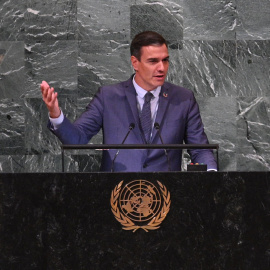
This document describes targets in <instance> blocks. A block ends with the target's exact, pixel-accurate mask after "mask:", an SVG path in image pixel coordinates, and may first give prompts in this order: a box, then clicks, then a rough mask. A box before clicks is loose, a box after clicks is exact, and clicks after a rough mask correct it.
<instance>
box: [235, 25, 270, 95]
mask: <svg viewBox="0 0 270 270" xmlns="http://www.w3.org/2000/svg"><path fill="white" fill-rule="evenodd" d="M269 27H270V26H269ZM269 79H270V40H248V41H246V40H239V41H237V92H238V96H241V97H264V96H270V84H269Z"/></svg>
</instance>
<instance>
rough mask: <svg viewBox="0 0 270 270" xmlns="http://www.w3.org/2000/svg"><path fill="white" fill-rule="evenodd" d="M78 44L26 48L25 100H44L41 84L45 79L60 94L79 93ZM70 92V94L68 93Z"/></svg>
mask: <svg viewBox="0 0 270 270" xmlns="http://www.w3.org/2000/svg"><path fill="white" fill-rule="evenodd" d="M77 57H78V43H77V41H72V40H70V41H63V40H60V41H42V42H35V43H28V44H26V47H25V66H26V74H27V78H26V93H25V97H31V98H32V97H41V93H40V83H41V82H42V81H43V80H45V81H47V82H48V83H49V84H50V85H51V86H52V87H54V88H55V89H56V90H57V91H61V90H62V91H61V93H60V92H59V95H63V94H62V92H64V94H68V91H67V90H71V92H72V91H75V90H77V77H78V76H77ZM66 92H67V93H66Z"/></svg>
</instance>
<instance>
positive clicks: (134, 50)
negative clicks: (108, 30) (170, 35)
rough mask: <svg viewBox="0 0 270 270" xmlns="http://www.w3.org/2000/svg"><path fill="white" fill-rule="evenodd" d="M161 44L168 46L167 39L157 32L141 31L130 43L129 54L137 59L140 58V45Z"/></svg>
mask: <svg viewBox="0 0 270 270" xmlns="http://www.w3.org/2000/svg"><path fill="white" fill-rule="evenodd" d="M163 44H165V45H166V47H168V45H167V41H166V40H165V38H164V37H163V36H162V35H160V34H159V33H157V32H153V31H145V32H141V33H139V34H137V35H136V36H135V37H134V38H133V40H132V42H131V45H130V54H131V55H133V56H135V57H136V58H137V59H138V60H141V48H142V47H144V46H150V45H157V46H161V45H163Z"/></svg>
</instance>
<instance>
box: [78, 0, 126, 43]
mask: <svg viewBox="0 0 270 270" xmlns="http://www.w3.org/2000/svg"><path fill="white" fill-rule="evenodd" d="M77 6H78V14H77V19H78V28H79V31H78V35H79V39H82V40H93V39H99V40H110V39H112V40H126V39H127V38H129V35H130V26H129V22H130V11H129V9H130V4H129V1H119V0H99V1H96V0H78V3H77Z"/></svg>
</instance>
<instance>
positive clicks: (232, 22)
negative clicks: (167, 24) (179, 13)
mask: <svg viewBox="0 0 270 270" xmlns="http://www.w3.org/2000/svg"><path fill="white" fill-rule="evenodd" d="M236 3H237V0H220V1H213V0H190V1H184V2H183V6H184V39H185V40H186V39H187V40H230V39H235V35H236V18H237V13H236V7H237V5H236Z"/></svg>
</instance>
